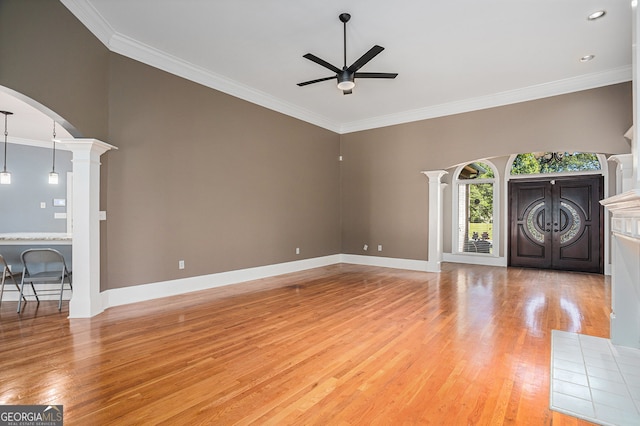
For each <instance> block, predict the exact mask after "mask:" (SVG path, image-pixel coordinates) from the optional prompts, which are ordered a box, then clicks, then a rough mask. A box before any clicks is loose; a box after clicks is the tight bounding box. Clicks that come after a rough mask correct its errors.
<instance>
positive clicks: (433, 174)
mask: <svg viewBox="0 0 640 426" xmlns="http://www.w3.org/2000/svg"><path fill="white" fill-rule="evenodd" d="M420 173H422V174H423V175H425V176H426V177H427V178H429V182H434V181H435V182H438V183H440V179H441V178H442V176H444V175H446V174H448V173H449V172H447V171H445V170H430V171H424V172H420Z"/></svg>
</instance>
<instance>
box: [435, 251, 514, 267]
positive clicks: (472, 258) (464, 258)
mask: <svg viewBox="0 0 640 426" xmlns="http://www.w3.org/2000/svg"><path fill="white" fill-rule="evenodd" d="M442 261H443V262H452V263H468V264H471V265H486V266H503V267H506V266H507V258H506V257H496V256H491V255H477V254H454V253H443V254H442Z"/></svg>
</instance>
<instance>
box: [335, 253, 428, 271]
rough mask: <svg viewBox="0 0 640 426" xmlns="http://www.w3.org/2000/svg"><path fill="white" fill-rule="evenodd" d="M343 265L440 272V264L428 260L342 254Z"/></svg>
mask: <svg viewBox="0 0 640 426" xmlns="http://www.w3.org/2000/svg"><path fill="white" fill-rule="evenodd" d="M340 256H341V257H342V262H343V263H353V264H355V265H367V266H382V267H385V268H395V269H409V270H412V271H422V272H440V263H439V262H429V261H428V260H412V259H396V258H393V257H379V256H361V255H357V254H342V255H340Z"/></svg>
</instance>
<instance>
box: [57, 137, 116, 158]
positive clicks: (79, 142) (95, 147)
mask: <svg viewBox="0 0 640 426" xmlns="http://www.w3.org/2000/svg"><path fill="white" fill-rule="evenodd" d="M56 142H57V143H61V144H63V145H64V146H66V147H67V148H69V149H70V150H71V151H72V152H79V151H94V152H96V153H97V154H98V155H102V154H104V153H105V152H107V151H109V150H111V149H118V147H116V146H113V145H110V144H108V143H106V142H102V141H100V140H98V139H90V138H79V139H56Z"/></svg>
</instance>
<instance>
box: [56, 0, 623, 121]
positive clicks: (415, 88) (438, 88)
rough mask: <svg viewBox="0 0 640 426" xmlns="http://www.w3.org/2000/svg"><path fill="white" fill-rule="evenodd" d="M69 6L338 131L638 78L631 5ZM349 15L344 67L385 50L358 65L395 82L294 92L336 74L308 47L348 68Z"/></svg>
mask: <svg viewBox="0 0 640 426" xmlns="http://www.w3.org/2000/svg"><path fill="white" fill-rule="evenodd" d="M61 1H62V3H63V4H64V5H65V6H66V7H67V8H68V9H69V10H70V11H71V12H72V13H73V14H74V15H76V16H77V17H78V18H79V19H80V20H81V21H82V22H83V23H84V25H85V26H87V28H89V30H91V31H92V32H93V33H94V34H95V35H96V36H97V37H98V38H99V39H100V40H101V41H102V42H103V43H104V44H105V45H106V46H107V47H108V48H109V49H110V50H112V51H114V52H117V53H120V54H122V55H125V56H128V57H131V58H133V59H136V60H139V61H141V62H144V63H147V64H149V65H152V66H155V67H157V68H160V69H163V70H165V71H169V72H172V73H174V74H176V75H180V76H182V77H185V78H189V79H191V80H193V81H196V82H198V83H201V84H204V85H206V86H209V87H212V88H214V89H217V90H220V91H223V92H226V93H229V94H232V95H234V96H237V97H240V98H242V99H246V100H248V101H251V102H254V103H257V104H259V105H263V106H265V107H268V108H271V109H273V110H276V111H279V112H282V113H285V114H288V115H291V116H293V117H297V118H300V119H302V120H305V121H308V122H311V123H314V124H317V125H319V126H322V127H325V128H328V129H330V130H333V131H335V132H338V133H347V132H352V131H357V130H363V129H368V128H375V127H380V126H385V125H391V124H397V123H403V122H408V121H414V120H420V119H425V118H431V117H437V116H442V115H447V114H454V113H459V112H464V111H470V110H475V109H481V108H488V107H492V106H497V105H504V104H509V103H514V102H520V101H526V100H531V99H536V98H541V97H546V96H553V95H557V94H562V93H568V92H573V91H578V90H584V89H589V88H594V87H599V86H604V85H608V84H613V83H619V82H623V81H629V80H631V0H561V1H558V0H482V1H480V0H456V1H451V0H432V1H424V0H399V1H397V2H389V1H381V0H340V1H339V0H323V1H300V0H268V1H256V0H61ZM599 9H604V10H606V12H607V13H606V15H605V16H604V17H603V18H602V19H600V20H597V21H588V20H587V16H588V15H589V14H590V13H592V12H594V11H596V10H599ZM342 12H348V13H350V14H351V16H352V18H351V21H350V22H349V23H348V25H347V65H349V64H351V63H352V62H354V61H355V60H356V59H357V58H359V57H360V56H361V55H362V54H364V53H365V52H366V51H368V50H369V49H370V48H371V47H372V46H373V45H374V44H379V45H381V46H383V47H384V48H385V50H384V51H383V52H382V53H380V54H379V55H378V56H376V57H375V58H374V59H373V60H371V61H370V62H369V63H368V64H366V65H365V66H364V67H363V68H362V69H361V70H360V71H362V72H397V73H398V77H397V78H396V79H395V80H373V79H359V80H356V87H355V89H354V90H353V94H352V95H346V96H345V95H342V92H340V91H339V90H338V89H337V88H336V83H335V81H334V80H330V81H326V82H322V83H317V84H313V85H309V86H305V87H298V86H297V85H296V83H299V82H302V81H307V80H312V79H315V78H321V77H328V76H330V75H331V74H332V72H331V71H329V70H327V69H325V68H323V67H321V66H320V65H318V64H315V63H313V62H311V61H309V60H307V59H304V58H303V57H302V55H304V54H305V53H313V54H314V55H316V56H318V57H320V58H322V59H324V60H326V61H327V62H330V63H332V64H334V65H336V66H338V68H341V67H342V65H343V63H342V62H343V56H342V55H343V52H342V37H343V34H342V31H343V27H342V23H341V22H340V21H339V20H338V15H339V14H340V13H342ZM588 54H593V55H595V59H593V60H592V61H589V62H584V63H583V62H580V60H579V59H580V58H581V57H582V56H584V55H588Z"/></svg>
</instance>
